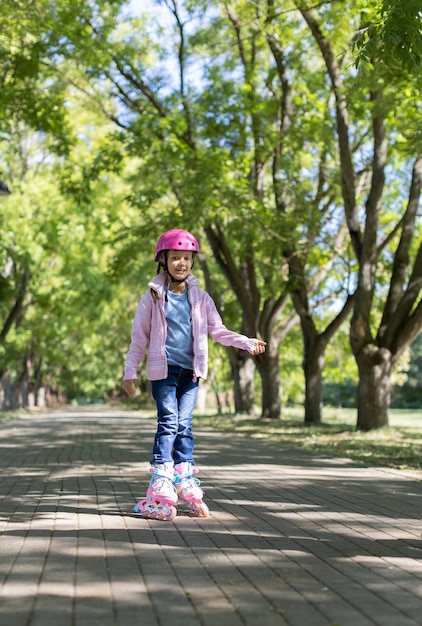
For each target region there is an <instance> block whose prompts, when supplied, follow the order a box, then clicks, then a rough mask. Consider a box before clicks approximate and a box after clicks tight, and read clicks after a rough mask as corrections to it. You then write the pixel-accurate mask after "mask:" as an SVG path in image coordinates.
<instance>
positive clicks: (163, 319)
mask: <svg viewBox="0 0 422 626" xmlns="http://www.w3.org/2000/svg"><path fill="white" fill-rule="evenodd" d="M197 252H199V246H198V242H197V240H196V239H195V237H194V236H193V235H192V234H191V233H189V232H188V231H186V230H169V231H167V232H165V233H164V234H163V235H161V237H160V238H159V239H158V242H157V245H156V247H155V255H154V259H155V261H156V262H158V268H157V276H156V277H155V279H154V280H152V281H151V282H150V283H149V287H150V289H149V291H147V292H146V293H145V295H144V296H143V298H142V299H141V301H140V303H139V305H138V308H137V311H136V314H135V319H134V322H133V326H132V335H131V343H130V347H129V351H128V354H127V359H126V365H125V371H124V376H123V383H122V387H123V389H124V391H125V392H126V393H128V394H129V395H134V394H135V392H136V388H137V385H138V383H137V371H138V367H139V365H140V363H141V361H143V359H144V357H145V354H147V360H146V374H147V378H148V380H150V381H151V385H152V395H153V397H154V400H155V402H156V405H157V417H158V423H157V432H156V435H155V440H154V446H153V451H152V459H151V461H150V463H151V468H150V471H151V473H152V477H151V481H150V484H149V487H148V490H147V494H146V497H145V498H144V499H143V500H140V501H139V502H138V504H137V505H136V506H135V508H134V511H135V512H136V513H138V514H140V515H141V516H142V517H147V518H158V519H166V520H171V519H173V518H174V516H175V515H176V509H175V506H174V505H175V504H176V503H177V500H178V498H179V497H180V498H181V499H182V500H184V501H185V502H186V503H187V506H188V509H189V512H190V513H191V514H192V515H197V516H204V517H207V516H208V514H209V511H208V507H207V505H206V504H205V503H204V502H203V501H202V498H203V491H202V489H201V488H200V487H199V480H197V479H196V478H194V476H193V474H194V472H195V471H196V468H195V469H194V465H195V461H194V457H193V448H194V438H193V435H192V430H191V427H192V412H193V409H194V407H195V402H196V397H197V393H198V384H199V379H200V378H206V377H207V371H208V334H209V335H210V336H211V338H212V339H214V340H215V341H217V342H219V343H221V344H222V345H223V346H233V347H236V348H241V349H243V350H248V352H250V353H251V354H254V355H255V354H261V353H263V352H264V351H265V345H266V344H265V342H264V341H260V340H259V339H250V338H248V337H245V335H239V334H238V333H235V332H232V331H230V330H228V329H227V328H226V327H225V326H224V324H223V322H222V320H221V317H220V315H219V314H218V312H217V309H216V306H215V304H214V301H213V300H212V298H211V297H210V296H209V294H208V293H206V292H205V291H203V290H202V289H200V287H199V281H198V279H197V278H196V277H195V276H193V275H192V274H191V273H190V271H191V269H192V267H193V264H194V258H195V254H196V253H197Z"/></svg>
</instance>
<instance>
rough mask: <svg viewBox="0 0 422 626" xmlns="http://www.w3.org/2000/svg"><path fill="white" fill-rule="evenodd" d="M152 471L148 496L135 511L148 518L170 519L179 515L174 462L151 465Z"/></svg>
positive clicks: (137, 505)
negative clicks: (174, 481)
mask: <svg viewBox="0 0 422 626" xmlns="http://www.w3.org/2000/svg"><path fill="white" fill-rule="evenodd" d="M149 471H150V472H151V473H152V476H151V480H150V483H149V487H148V489H147V493H146V498H144V499H143V500H140V501H139V502H138V504H136V505H135V507H134V509H133V510H134V512H135V513H137V514H139V515H141V517H146V518H148V519H160V520H166V521H170V520H172V519H174V518H175V517H176V515H177V511H176V507H175V506H174V505H175V504H176V502H177V491H176V488H175V486H174V484H173V473H174V471H173V463H163V464H157V465H153V466H151V468H150V470H149Z"/></svg>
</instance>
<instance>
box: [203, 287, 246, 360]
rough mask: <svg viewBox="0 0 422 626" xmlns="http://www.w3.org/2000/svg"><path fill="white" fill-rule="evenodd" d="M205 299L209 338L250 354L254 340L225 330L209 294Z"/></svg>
mask: <svg viewBox="0 0 422 626" xmlns="http://www.w3.org/2000/svg"><path fill="white" fill-rule="evenodd" d="M206 297H207V305H206V306H207V319H208V333H209V335H210V337H211V338H212V339H213V340H214V341H217V342H218V343H221V345H223V346H232V347H233V348H240V349H241V350H247V351H248V352H250V353H252V351H253V349H254V347H255V342H256V340H255V339H251V338H250V337H246V335H240V334H239V333H235V332H234V331H232V330H229V329H228V328H226V326H225V325H224V324H223V320H222V319H221V317H220V314H219V313H218V311H217V307H216V306H215V303H214V300H213V299H212V298H211V296H210V295H209V294H206Z"/></svg>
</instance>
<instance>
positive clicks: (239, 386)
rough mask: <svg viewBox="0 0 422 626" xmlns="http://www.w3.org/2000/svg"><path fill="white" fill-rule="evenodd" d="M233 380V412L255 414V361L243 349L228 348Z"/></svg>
mask: <svg viewBox="0 0 422 626" xmlns="http://www.w3.org/2000/svg"><path fill="white" fill-rule="evenodd" d="M228 352H229V358H230V363H231V367H232V374H233V381H234V411H235V413H245V414H247V415H254V414H255V405H254V395H255V381H254V375H255V363H254V362H253V359H252V358H251V356H250V354H249V353H247V352H244V351H243V350H236V351H235V350H228Z"/></svg>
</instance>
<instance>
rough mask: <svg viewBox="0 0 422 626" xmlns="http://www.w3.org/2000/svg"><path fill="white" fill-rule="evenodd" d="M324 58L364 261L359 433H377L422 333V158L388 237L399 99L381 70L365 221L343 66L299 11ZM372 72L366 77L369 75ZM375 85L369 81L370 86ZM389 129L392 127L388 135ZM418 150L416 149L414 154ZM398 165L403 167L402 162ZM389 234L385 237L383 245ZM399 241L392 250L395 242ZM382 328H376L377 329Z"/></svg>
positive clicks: (353, 231)
mask: <svg viewBox="0 0 422 626" xmlns="http://www.w3.org/2000/svg"><path fill="white" fill-rule="evenodd" d="M300 11H301V13H302V15H303V17H304V19H305V21H306V23H307V24H308V26H309V28H310V30H311V32H312V35H313V37H314V38H315V41H316V42H317V45H318V47H319V50H320V53H321V55H322V57H323V59H324V61H325V64H326V67H327V72H328V75H329V78H330V81H331V85H332V89H333V93H334V96H335V111H336V126H337V136H338V150H339V160H340V165H341V174H342V176H341V184H342V194H343V201H344V210H345V216H346V221H347V224H348V228H349V233H350V239H351V242H352V245H353V249H354V252H355V255H356V258H357V261H358V264H359V272H358V282H357V290H356V297H355V304H354V312H353V317H352V322H351V330H350V340H351V347H352V350H353V353H354V356H355V358H356V362H357V364H358V368H359V388H358V422H357V426H358V428H359V429H361V430H371V429H373V428H377V427H382V426H385V425H387V423H388V408H389V404H390V387H391V374H392V369H393V366H394V364H395V362H396V361H397V359H398V357H399V356H400V354H401V353H402V352H403V350H405V349H406V347H408V346H409V345H410V344H411V343H412V341H414V339H415V338H416V336H417V333H418V331H419V330H420V328H421V326H422V301H421V298H420V293H421V286H422V244H421V243H420V232H421V230H420V224H418V205H419V198H420V192H421V158H420V157H417V158H416V159H415V160H414V165H413V173H412V177H411V181H410V183H409V194H408V201H407V206H406V207H405V209H404V211H403V212H400V213H398V214H397V215H396V223H395V224H392V225H391V230H390V231H389V232H386V233H385V232H384V234H383V232H382V231H381V229H380V213H381V210H382V206H383V194H384V195H385V175H386V170H387V164H388V159H387V146H388V143H389V136H390V135H391V133H392V131H393V129H394V128H395V127H396V131H397V130H399V128H398V129H397V126H396V124H397V121H394V122H392V121H390V120H388V110H389V108H390V107H391V101H393V102H394V101H395V100H396V99H401V98H400V95H399V93H398V92H397V93H395V94H394V95H393V94H392V92H391V90H390V89H389V88H388V86H387V85H386V84H385V82H384V81H383V77H382V72H381V73H377V72H376V69H377V67H375V69H374V71H371V72H370V73H369V76H367V79H371V82H372V84H373V85H376V87H375V88H368V101H369V103H370V108H369V111H370V112H371V123H372V162H365V164H364V167H365V169H366V170H367V171H368V172H369V173H370V185H369V191H368V194H367V196H366V201H365V206H364V218H363V219H362V218H361V215H362V211H361V207H360V206H359V204H358V201H357V193H356V172H355V168H354V164H353V159H352V141H351V135H352V127H351V123H350V121H349V110H348V107H349V103H348V101H347V97H346V90H345V85H344V82H343V79H342V71H341V69H342V68H341V67H340V65H339V63H338V60H337V59H338V56H337V54H336V52H335V49H334V46H333V42H332V41H330V39H329V37H328V35H326V34H324V32H323V28H322V26H321V23H320V21H319V20H318V18H316V17H315V15H314V13H313V12H312V11H311V10H308V9H304V8H302V7H301V8H300ZM365 74H366V72H365ZM396 82H397V85H399V84H401V86H402V87H403V86H404V85H405V84H406V85H407V88H408V89H409V88H410V85H411V83H410V82H409V81H408V82H406V77H405V78H404V79H403V77H402V76H401V77H396ZM367 84H369V80H368V83H367ZM407 113H408V116H406V117H405V120H406V121H405V123H407V124H409V122H411V123H415V113H416V112H415V111H413V112H412V111H410V110H408V111H407ZM389 125H390V127H391V130H390V133H389V128H388V127H389ZM411 150H412V145H411V146H410V151H411ZM399 162H402V161H401V160H400V161H399ZM381 236H383V237H384V239H383V240H381V241H379V238H380V237H381ZM393 241H394V247H393V246H392V242H393ZM387 248H388V252H389V256H390V259H391V260H390V263H391V274H390V277H389V287H388V295H387V297H386V298H385V301H384V305H383V311H382V316H381V320H380V321H379V322H378V324H377V323H376V322H374V303H375V292H376V290H377V288H379V286H380V285H379V282H378V277H379V272H378V274H377V269H378V266H379V265H380V263H384V264H385V262H386V257H385V256H384V257H383V256H382V252H383V251H385V250H386V249H387ZM376 326H377V329H376V328H375V327H376Z"/></svg>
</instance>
